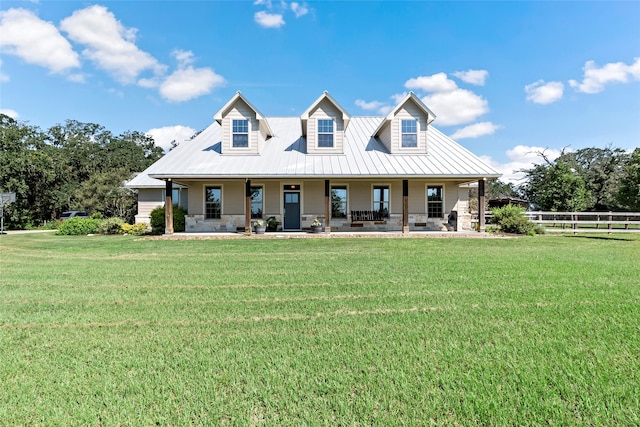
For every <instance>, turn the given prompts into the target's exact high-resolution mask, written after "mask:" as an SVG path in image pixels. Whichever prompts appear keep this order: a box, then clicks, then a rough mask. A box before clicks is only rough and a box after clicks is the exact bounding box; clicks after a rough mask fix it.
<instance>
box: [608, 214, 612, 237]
mask: <svg viewBox="0 0 640 427" xmlns="http://www.w3.org/2000/svg"><path fill="white" fill-rule="evenodd" d="M611 221H613V215H611V211H609V224H608V225H609V227H607V228H608V229H609V233H608V234H611V228H612V225H613V224H611Z"/></svg>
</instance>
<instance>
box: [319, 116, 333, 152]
mask: <svg viewBox="0 0 640 427" xmlns="http://www.w3.org/2000/svg"><path fill="white" fill-rule="evenodd" d="M318 147H333V119H318Z"/></svg>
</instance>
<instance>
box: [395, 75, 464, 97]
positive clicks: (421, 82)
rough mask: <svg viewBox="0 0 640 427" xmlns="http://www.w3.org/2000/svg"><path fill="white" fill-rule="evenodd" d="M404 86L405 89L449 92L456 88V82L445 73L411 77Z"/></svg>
mask: <svg viewBox="0 0 640 427" xmlns="http://www.w3.org/2000/svg"><path fill="white" fill-rule="evenodd" d="M404 86H405V87H406V88H407V89H419V90H423V91H425V92H450V91H452V90H456V89H457V88H458V85H457V84H456V82H454V81H453V80H451V79H449V78H448V77H447V75H446V74H445V73H437V74H434V75H432V76H420V77H416V78H412V79H409V80H407V81H406V82H405V84H404Z"/></svg>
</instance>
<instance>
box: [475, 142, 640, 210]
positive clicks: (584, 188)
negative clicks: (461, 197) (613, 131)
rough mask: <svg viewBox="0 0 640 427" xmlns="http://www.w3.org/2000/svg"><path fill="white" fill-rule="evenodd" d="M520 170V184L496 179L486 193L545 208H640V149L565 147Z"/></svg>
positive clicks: (540, 208) (536, 207) (541, 208)
mask: <svg viewBox="0 0 640 427" xmlns="http://www.w3.org/2000/svg"><path fill="white" fill-rule="evenodd" d="M540 158H541V159H542V161H541V162H540V163H539V164H535V165H534V166H533V167H532V168H530V169H525V170H522V172H524V174H525V181H524V183H523V184H522V185H514V184H512V183H504V182H502V181H500V180H495V181H492V182H490V183H489V185H488V190H487V193H488V198H506V197H518V198H522V199H524V200H528V201H529V203H530V204H531V205H532V206H533V207H534V208H535V209H539V210H543V211H558V212H562V211H574V212H580V211H640V148H636V149H635V150H634V151H633V152H631V153H629V152H627V151H625V150H622V149H620V148H610V147H608V148H593V147H590V148H583V149H580V150H577V151H574V152H567V151H566V150H563V152H562V153H561V155H560V156H559V157H558V158H556V159H555V160H551V159H550V158H549V157H548V156H546V155H545V153H544V152H543V153H540Z"/></svg>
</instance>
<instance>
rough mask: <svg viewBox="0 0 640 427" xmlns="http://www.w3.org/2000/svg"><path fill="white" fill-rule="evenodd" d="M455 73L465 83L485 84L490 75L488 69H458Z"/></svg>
mask: <svg viewBox="0 0 640 427" xmlns="http://www.w3.org/2000/svg"><path fill="white" fill-rule="evenodd" d="M453 75H454V76H455V77H457V78H459V79H460V80H462V81H463V82H465V83H469V84H472V85H476V86H484V82H485V80H486V79H487V77H488V76H489V72H488V71H487V70H467V71H456V72H455V73H453Z"/></svg>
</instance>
